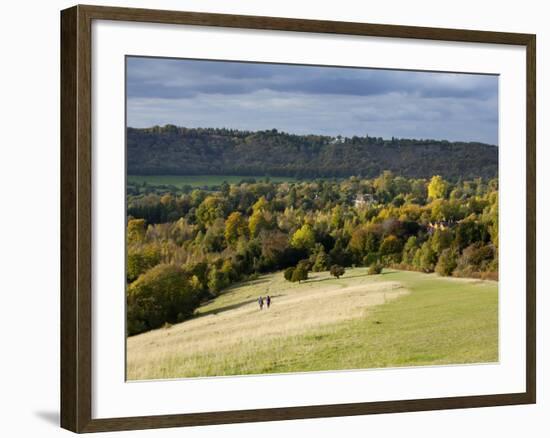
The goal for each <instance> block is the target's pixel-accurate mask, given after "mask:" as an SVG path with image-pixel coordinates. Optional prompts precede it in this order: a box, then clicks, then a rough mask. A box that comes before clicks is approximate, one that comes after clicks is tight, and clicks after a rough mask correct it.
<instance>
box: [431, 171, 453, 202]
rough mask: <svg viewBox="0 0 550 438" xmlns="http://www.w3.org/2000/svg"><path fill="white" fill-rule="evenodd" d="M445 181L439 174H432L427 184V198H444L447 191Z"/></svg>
mask: <svg viewBox="0 0 550 438" xmlns="http://www.w3.org/2000/svg"><path fill="white" fill-rule="evenodd" d="M447 187H448V185H447V182H446V181H445V180H444V179H443V178H442V177H441V176H439V175H434V176H432V179H431V180H430V183H429V184H428V198H430V199H440V198H444V197H445V194H446V193H447Z"/></svg>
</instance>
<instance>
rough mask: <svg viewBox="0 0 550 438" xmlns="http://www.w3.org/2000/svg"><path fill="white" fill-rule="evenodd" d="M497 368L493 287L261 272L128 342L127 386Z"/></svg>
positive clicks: (388, 276)
mask: <svg viewBox="0 0 550 438" xmlns="http://www.w3.org/2000/svg"><path fill="white" fill-rule="evenodd" d="M266 294H270V295H271V296H272V297H273V304H272V307H271V308H270V309H269V310H265V309H264V310H263V311H260V310H259V309H258V305H257V303H256V299H257V297H258V296H259V295H264V296H265V295H266ZM496 361H498V283H496V282H490V281H480V280H469V279H454V278H441V277H437V276H436V275H435V274H422V273H417V272H405V271H390V270H386V271H384V273H383V274H381V275H376V276H367V275H366V269H365V268H355V269H350V270H347V271H346V274H345V275H344V276H343V277H341V278H340V279H339V280H337V279H335V278H333V277H330V276H329V275H328V273H326V272H323V273H312V274H311V275H310V279H309V280H308V281H306V282H304V283H302V284H296V283H289V282H286V281H285V280H284V279H283V275H282V273H275V274H269V275H264V276H262V277H260V278H259V279H258V280H254V281H252V282H247V283H242V284H239V285H235V286H234V287H232V288H230V289H228V290H227V291H226V292H225V293H223V294H222V295H220V296H219V297H218V298H216V299H215V300H213V301H212V302H210V303H207V304H205V305H204V306H202V307H201V308H200V309H199V310H198V312H197V317H196V318H194V319H192V320H189V321H186V322H183V323H181V324H177V325H174V326H172V327H170V328H166V329H159V330H154V331H151V332H148V333H143V334H141V335H138V336H133V337H130V338H128V341H127V378H128V379H129V380H140V379H158V378H174V377H194V376H222V375H242V374H261V373H284V372H297V371H320V370H340V369H361V368H362V369H364V368H379V367H399V366H419V365H440V364H459V363H482V362H483V363H485V362H496Z"/></svg>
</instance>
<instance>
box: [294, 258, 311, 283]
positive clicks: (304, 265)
mask: <svg viewBox="0 0 550 438" xmlns="http://www.w3.org/2000/svg"><path fill="white" fill-rule="evenodd" d="M308 272H309V262H308V261H307V260H302V261H300V262H298V264H297V265H296V269H294V272H292V278H291V279H290V281H292V282H293V283H294V282H296V281H297V282H298V283H300V282H301V281H304V280H307V277H308Z"/></svg>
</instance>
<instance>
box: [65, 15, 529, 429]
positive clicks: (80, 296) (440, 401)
mask: <svg viewBox="0 0 550 438" xmlns="http://www.w3.org/2000/svg"><path fill="white" fill-rule="evenodd" d="M93 20H113V21H128V22H145V23H164V24H176V25H177V24H185V25H195V26H215V27H227V28H244V29H260V30H280V31H293V32H312V33H323V34H345V35H355V36H371V37H372V36H375V37H387V38H411V39H425V40H438V41H453V42H473V43H490V44H501V45H518V46H524V47H525V48H526V59H527V63H526V66H525V68H526V77H527V88H526V90H525V99H526V108H527V114H526V120H527V126H526V139H525V142H526V147H527V151H526V153H527V181H526V184H527V193H526V199H527V209H526V221H527V235H526V242H527V246H526V248H525V251H526V261H527V264H526V274H527V275H526V278H527V283H526V291H527V296H526V310H527V317H526V321H525V324H526V340H525V341H526V351H525V355H526V391H525V392H521V393H508V394H494V395H491V394H487V395H480V396H460V397H445V398H430V399H416V400H397V401H380V402H365V403H346V404H335V405H316V406H300V407H281V408H269V409H251V410H238V411H223V412H206V413H193V414H190V413H186V414H176V415H158V416H136V417H125V418H101V419H94V418H92V288H91V282H92V269H91V264H92V256H91V247H92V231H91V230H92V214H91V208H92V207H91V205H92V184H91V179H92V156H91V141H92V140H91V133H92V121H91V119H92V90H91V69H92V50H91V42H92V35H91V32H92V30H91V29H92V21H93ZM535 58H536V38H535V35H530V34H519V33H503V32H487V31H476V30H458V29H440V28H426V27H411V26H396V25H382V24H364V23H351V22H333V21H319V20H303V19H290V18H275V17H259V16H239V15H225V14H210V13H196V12H175V11H165V10H145V9H129V8H111V7H99V6H80V5H79V6H75V7H72V8H70V9H66V10H64V11H62V12H61V426H62V427H63V428H66V429H68V430H71V431H74V432H79V433H80V432H99V431H115V430H127V429H147V428H162V427H177V426H195V425H213V424H223V423H240V422H256V421H274V420H289V419H304V418H318V417H336V416H351V415H365V414H380V413H395V412H410V411H425V410H437V409H457V408H472V407H483V406H500V405H515V404H529V403H535V400H536V347H535V345H536V319H535V318H536V316H535V313H536V285H535V269H536V268H535V264H536V260H535V217H536V201H535V193H536V192H535V181H536V176H535V168H536V165H535V160H536V158H535V137H536V126H535V110H536V98H535V91H536V79H535Z"/></svg>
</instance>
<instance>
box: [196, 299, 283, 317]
mask: <svg viewBox="0 0 550 438" xmlns="http://www.w3.org/2000/svg"><path fill="white" fill-rule="evenodd" d="M270 296H271V298H272V299H273V298H277V297H282V296H283V294H279V295H270ZM257 301H258V298H252V299H251V300H246V301H241V302H240V303H235V304H229V305H227V306H223V307H218V308H217V309H212V310H207V311H206V312H201V313H197V314H195V315H193V319H195V318H200V317H201V316H207V315H217V314H218V313H222V312H227V311H228V310H234V309H238V308H240V307H243V306H246V305H248V304H252V303H256V302H257Z"/></svg>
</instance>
